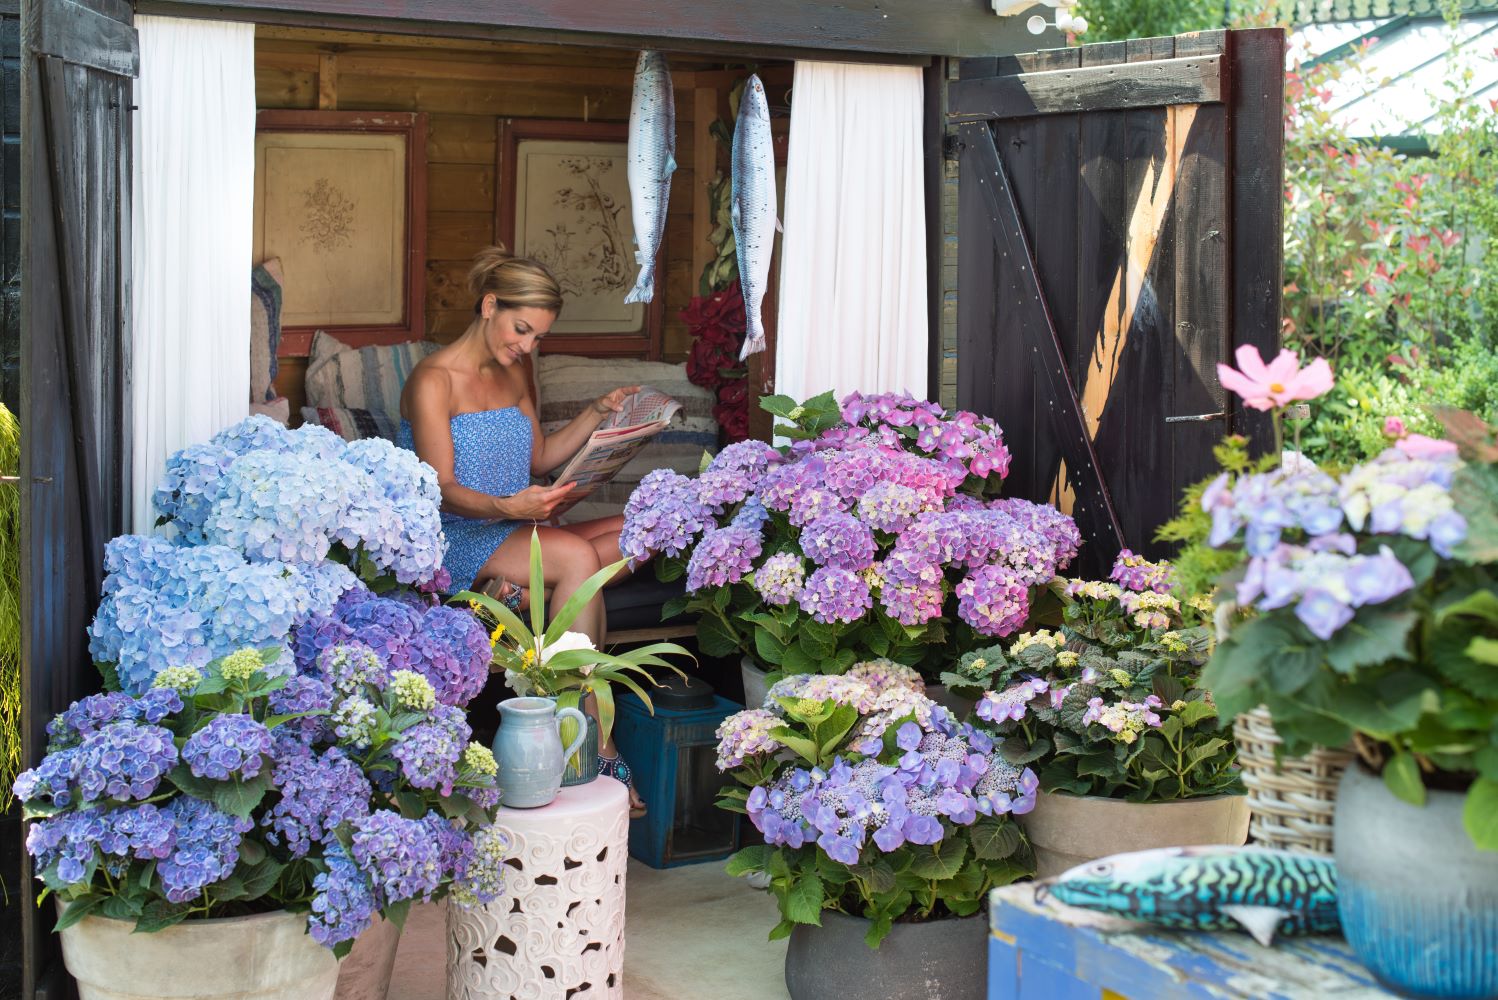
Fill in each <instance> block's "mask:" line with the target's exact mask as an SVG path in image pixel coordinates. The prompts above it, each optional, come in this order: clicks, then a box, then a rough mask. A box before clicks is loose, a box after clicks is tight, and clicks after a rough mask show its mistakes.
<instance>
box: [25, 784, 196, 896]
mask: <svg viewBox="0 0 1498 1000" xmlns="http://www.w3.org/2000/svg"><path fill="white" fill-rule="evenodd" d="M175 843H176V831H175V830H174V828H173V826H172V822H171V817H170V815H169V814H168V813H167V812H166V811H165V810H163V809H160V808H158V807H157V806H155V805H153V804H151V803H149V802H146V803H142V804H140V805H138V806H131V807H129V808H124V809H109V810H104V809H94V808H89V809H80V810H78V811H76V812H66V813H62V814H61V815H58V816H53V817H50V818H47V819H39V820H36V821H35V822H33V823H32V824H31V829H30V832H29V833H28V834H27V837H26V850H27V852H28V853H30V854H31V856H32V858H33V859H34V860H35V866H36V869H37V870H38V871H39V872H42V871H45V870H46V869H48V868H50V867H51V866H52V865H54V864H55V865H56V866H57V873H56V879H55V882H56V884H58V885H78V884H81V883H83V882H85V881H86V879H87V877H88V875H89V871H88V866H89V864H90V862H92V861H94V860H95V858H96V857H98V856H99V855H100V854H102V855H103V857H104V860H105V863H106V865H107V867H109V868H110V869H112V870H114V871H115V873H116V874H118V872H119V871H120V870H121V864H120V862H122V861H126V860H128V859H130V858H139V859H142V860H160V859H162V858H165V857H167V856H168V855H169V854H170V853H171V850H172V847H173V845H174V844H175ZM96 851H97V852H98V853H97V854H96ZM49 884H52V880H50V879H49Z"/></svg>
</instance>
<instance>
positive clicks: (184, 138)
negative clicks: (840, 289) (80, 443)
mask: <svg viewBox="0 0 1498 1000" xmlns="http://www.w3.org/2000/svg"><path fill="white" fill-rule="evenodd" d="M135 24H136V27H137V29H138V30H139V32H140V79H139V81H138V82H137V83H136V87H135V103H136V105H137V106H138V108H139V110H137V111H136V112H135V167H134V169H135V190H134V208H133V211H134V218H133V220H132V227H131V230H132V232H131V240H132V245H131V296H132V324H133V328H134V333H133V339H132V346H131V358H130V378H131V383H132V385H131V393H132V396H133V405H134V414H133V418H132V427H133V437H132V440H131V444H132V449H133V452H134V468H133V470H132V475H131V496H132V502H133V510H134V520H135V525H134V528H135V530H136V531H137V532H149V531H150V530H151V525H152V524H153V523H154V522H155V519H156V514H155V511H154V510H152V508H151V492H152V491H153V490H154V489H155V487H156V483H157V481H158V480H159V479H160V478H161V473H162V470H163V468H164V467H165V464H166V459H167V456H168V455H170V454H171V453H172V452H174V451H176V450H177V449H179V448H182V447H183V446H185V445H188V444H192V443H193V442H195V441H202V440H204V439H206V438H207V437H209V436H210V435H211V434H213V433H215V432H216V431H219V430H222V429H223V428H225V427H227V426H229V425H230V424H232V423H234V422H235V421H237V420H240V419H242V418H243V417H244V416H245V415H246V414H247V413H248V412H249V403H248V400H249V397H250V393H249V384H250V269H251V261H250V255H251V246H252V243H251V233H250V226H251V216H252V211H253V206H254V197H255V190H254V184H255V27H254V25H251V24H230V23H225V22H219V21H203V20H193V19H188V18H175V17H137V18H136V19H135Z"/></svg>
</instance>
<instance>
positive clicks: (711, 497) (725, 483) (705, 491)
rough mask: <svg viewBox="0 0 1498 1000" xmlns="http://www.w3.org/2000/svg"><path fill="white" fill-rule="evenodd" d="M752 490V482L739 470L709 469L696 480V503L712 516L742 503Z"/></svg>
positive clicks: (746, 474)
mask: <svg viewBox="0 0 1498 1000" xmlns="http://www.w3.org/2000/svg"><path fill="white" fill-rule="evenodd" d="M753 490H754V481H753V480H752V479H751V478H750V476H749V474H748V473H747V472H743V471H741V470H739V469H731V468H722V469H709V470H708V471H706V472H704V473H703V474H702V475H701V476H699V477H698V478H697V501H698V503H700V504H701V505H702V507H703V509H704V510H707V511H709V512H711V513H713V514H721V513H723V511H724V510H726V509H728V508H729V507H732V506H733V505H734V504H737V503H742V502H743V500H744V498H745V497H747V496H748V495H749V494H750V493H751V492H753Z"/></svg>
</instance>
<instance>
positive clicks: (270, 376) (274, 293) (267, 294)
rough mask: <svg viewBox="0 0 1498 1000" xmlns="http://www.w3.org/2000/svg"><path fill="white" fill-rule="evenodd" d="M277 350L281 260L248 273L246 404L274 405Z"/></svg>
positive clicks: (270, 262) (279, 328) (275, 260)
mask: <svg viewBox="0 0 1498 1000" xmlns="http://www.w3.org/2000/svg"><path fill="white" fill-rule="evenodd" d="M280 346H281V258H279V257H272V258H271V259H270V260H268V261H266V262H265V263H263V264H261V265H260V266H259V267H257V268H255V270H253V271H251V272H250V402H251V403H271V402H274V401H275V398H276V390H275V386H274V385H273V384H272V383H274V382H275V381H276V372H277V370H278V362H277V359H276V351H277V350H278V349H279V348H280Z"/></svg>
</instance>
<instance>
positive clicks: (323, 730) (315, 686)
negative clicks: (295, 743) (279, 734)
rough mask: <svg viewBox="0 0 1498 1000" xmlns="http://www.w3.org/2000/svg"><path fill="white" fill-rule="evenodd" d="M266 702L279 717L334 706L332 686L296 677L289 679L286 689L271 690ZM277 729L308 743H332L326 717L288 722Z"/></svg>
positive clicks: (319, 716) (319, 680)
mask: <svg viewBox="0 0 1498 1000" xmlns="http://www.w3.org/2000/svg"><path fill="white" fill-rule="evenodd" d="M267 702H268V704H269V707H270V710H271V711H272V712H274V713H275V714H277V715H296V714H298V713H301V712H327V711H330V710H331V709H332V707H333V686H332V685H331V684H329V683H328V682H327V681H326V680H323V679H321V678H318V677H308V676H306V675H304V674H297V675H296V676H294V677H290V678H288V679H287V681H286V685H285V687H281V688H278V689H277V690H275V691H272V692H271V693H270V697H269V698H268V699H267ZM277 728H278V730H286V731H287V732H290V733H294V734H296V736H297V738H298V739H300V740H301V741H302V742H304V743H308V744H311V743H317V742H329V741H331V740H332V734H333V730H332V727H331V726H329V724H328V721H327V716H326V715H307V716H303V717H301V718H299V719H288V720H287V721H285V722H283V723H281V725H280V726H279V727H277Z"/></svg>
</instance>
